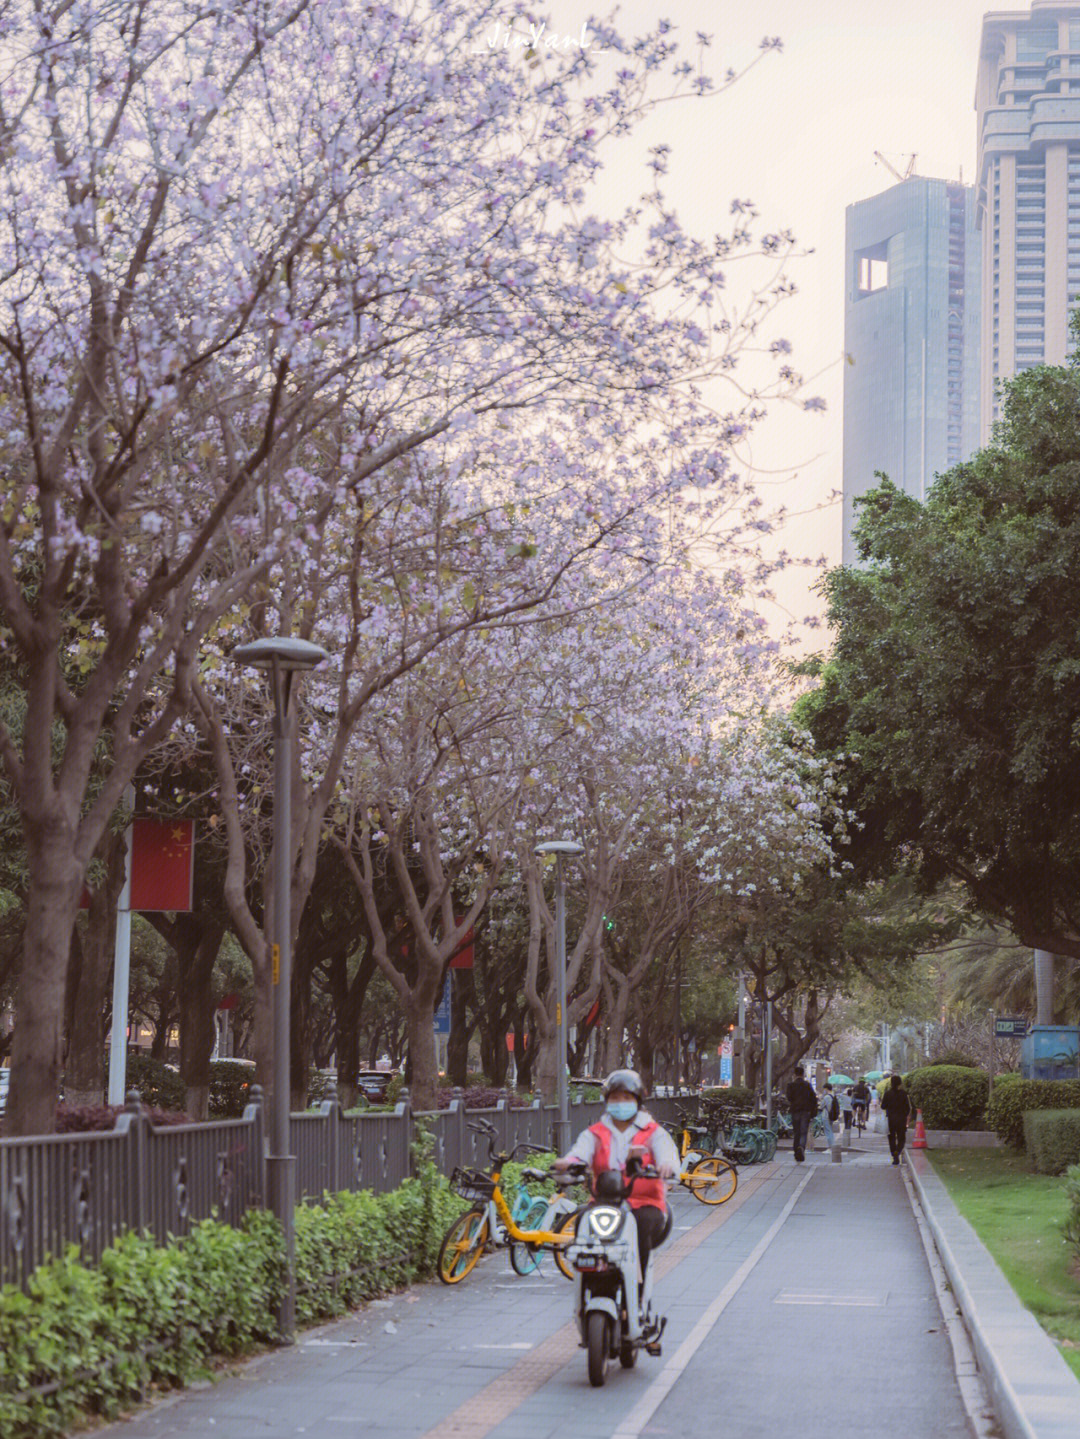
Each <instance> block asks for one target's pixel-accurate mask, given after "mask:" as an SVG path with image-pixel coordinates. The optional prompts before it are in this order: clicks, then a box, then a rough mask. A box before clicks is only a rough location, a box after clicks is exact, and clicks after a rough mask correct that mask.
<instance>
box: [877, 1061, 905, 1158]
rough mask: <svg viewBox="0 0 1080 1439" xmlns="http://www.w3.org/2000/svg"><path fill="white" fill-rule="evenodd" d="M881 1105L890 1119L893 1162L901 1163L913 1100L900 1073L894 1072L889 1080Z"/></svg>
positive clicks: (890, 1144)
mask: <svg viewBox="0 0 1080 1439" xmlns="http://www.w3.org/2000/svg"><path fill="white" fill-rule="evenodd" d="M881 1107H882V1109H883V1110H884V1111H885V1115H886V1118H887V1119H888V1121H889V1153H890V1154H891V1155H892V1162H893V1163H894V1164H899V1163H900V1156H901V1154H903V1152H904V1143H905V1141H906V1140H907V1122H908V1115H909V1114H910V1113H911V1100H910V1099H909V1098H908V1092H907V1090H906V1089H905V1088H904V1082H903V1080H902V1079H901V1078H900V1076H899V1075H898V1074H894V1075H893V1076H892V1078H891V1079H890V1080H889V1087H888V1089H887V1090H886V1091H885V1093H884V1094H883V1095H882V1097H881Z"/></svg>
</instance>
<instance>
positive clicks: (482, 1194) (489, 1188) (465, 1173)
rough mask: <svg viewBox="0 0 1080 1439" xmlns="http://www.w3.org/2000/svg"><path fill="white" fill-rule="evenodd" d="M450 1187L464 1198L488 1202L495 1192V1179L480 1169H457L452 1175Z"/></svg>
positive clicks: (474, 1201) (475, 1201)
mask: <svg viewBox="0 0 1080 1439" xmlns="http://www.w3.org/2000/svg"><path fill="white" fill-rule="evenodd" d="M450 1188H451V1189H452V1190H453V1191H454V1193H455V1194H460V1195H461V1197H462V1199H468V1200H471V1201H472V1202H473V1203H474V1204H475V1203H477V1202H483V1203H485V1204H486V1203H487V1201H488V1200H489V1199H490V1198H491V1196H492V1195H493V1194H494V1193H495V1181H494V1180H493V1179H489V1178H488V1176H487V1175H486V1174H483V1173H481V1171H480V1170H479V1169H455V1170H454V1172H453V1174H451V1176H450Z"/></svg>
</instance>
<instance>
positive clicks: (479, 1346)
mask: <svg viewBox="0 0 1080 1439" xmlns="http://www.w3.org/2000/svg"><path fill="white" fill-rule="evenodd" d="M472 1347H473V1348H474V1349H531V1348H532V1345H531V1344H474V1345H473V1346H472Z"/></svg>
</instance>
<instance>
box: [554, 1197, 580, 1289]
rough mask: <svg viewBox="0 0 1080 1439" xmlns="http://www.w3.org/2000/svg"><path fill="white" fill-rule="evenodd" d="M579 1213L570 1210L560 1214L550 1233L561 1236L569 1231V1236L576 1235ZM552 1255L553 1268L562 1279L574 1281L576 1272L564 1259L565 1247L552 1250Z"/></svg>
mask: <svg viewBox="0 0 1080 1439" xmlns="http://www.w3.org/2000/svg"><path fill="white" fill-rule="evenodd" d="M580 1213H581V1210H580V1209H571V1210H570V1211H569V1213H567V1214H560V1215H559V1216H558V1217H557V1219H556V1220H555V1223H554V1224H553V1225H552V1226H551V1232H552V1233H553V1234H562V1233H563V1231H564V1230H569V1232H570V1233H571V1234H576V1233H577V1222H578V1215H579V1214H580ZM552 1253H553V1254H554V1256H555V1268H556V1269H557V1270H558V1271H559V1273H560V1274H561V1275H562V1276H563V1278H564V1279H576V1278H577V1271H576V1270H575V1269H574V1268H573V1266H572V1265H571V1264H570V1261H569V1260H568V1259H567V1257H566V1247H565V1245H563V1246H560V1247H558V1248H556V1249H554V1250H553V1251H552Z"/></svg>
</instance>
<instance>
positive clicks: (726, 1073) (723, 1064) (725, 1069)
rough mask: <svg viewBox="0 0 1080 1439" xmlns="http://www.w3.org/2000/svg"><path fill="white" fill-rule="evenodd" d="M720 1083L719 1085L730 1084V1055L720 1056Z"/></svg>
mask: <svg viewBox="0 0 1080 1439" xmlns="http://www.w3.org/2000/svg"><path fill="white" fill-rule="evenodd" d="M720 1083H721V1084H730V1083H731V1055H730V1054H722V1055H721V1056H720Z"/></svg>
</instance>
